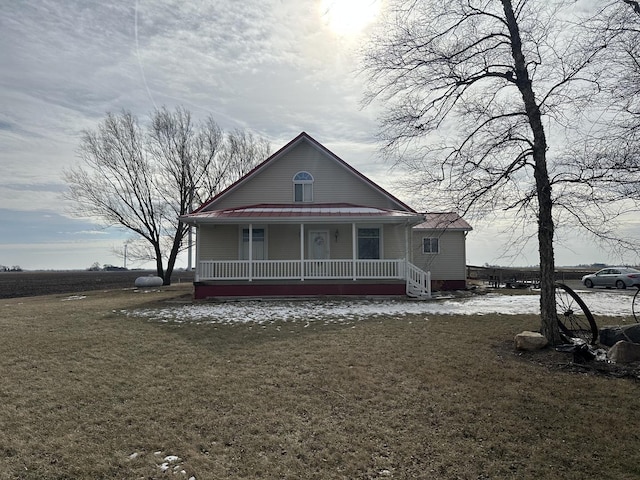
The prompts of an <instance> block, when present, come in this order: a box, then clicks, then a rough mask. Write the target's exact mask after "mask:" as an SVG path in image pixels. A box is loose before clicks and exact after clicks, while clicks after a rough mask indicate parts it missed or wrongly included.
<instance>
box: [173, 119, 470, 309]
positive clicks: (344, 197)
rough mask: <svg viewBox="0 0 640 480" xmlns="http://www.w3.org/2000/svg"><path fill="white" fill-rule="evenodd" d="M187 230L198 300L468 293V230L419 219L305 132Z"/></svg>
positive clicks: (452, 219)
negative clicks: (442, 290)
mask: <svg viewBox="0 0 640 480" xmlns="http://www.w3.org/2000/svg"><path fill="white" fill-rule="evenodd" d="M181 220H182V221H183V222H185V223H188V224H191V225H193V226H195V227H196V230H197V235H196V272H195V282H194V283H195V298H198V299H203V298H216V297H264V296H317V295H360V296H365V295H366V296H370V295H385V296H388V295H402V296H404V295H409V296H412V297H418V298H428V297H430V295H431V287H432V284H433V282H435V284H437V285H439V286H453V287H455V288H463V287H464V286H465V273H466V271H465V243H464V240H465V238H464V234H466V232H467V231H468V230H470V229H471V227H469V225H468V224H467V223H466V222H464V220H462V219H461V218H460V217H458V216H457V215H456V214H452V213H448V214H429V215H427V216H425V215H424V214H421V213H418V212H416V211H415V210H413V209H412V208H411V207H409V206H408V205H406V204H405V203H403V202H402V201H400V200H398V199H397V198H396V197H394V196H393V195H392V194H390V193H389V192H387V191H386V190H384V189H383V188H381V187H380V186H378V185H376V184H375V183H374V182H372V181H371V180H369V179H368V178H366V177H365V176H364V175H362V174H361V173H359V172H358V171H357V170H355V169H354V168H353V167H351V166H350V165H348V164H347V163H346V162H344V161H343V160H341V159H340V158H338V157H337V156H336V155H335V154H333V153H332V152H330V151H329V150H328V149H327V148H325V147H324V146H322V145H321V144H320V143H318V142H317V141H316V140H314V139H313V138H312V137H311V136H309V135H308V134H307V133H304V132H303V133H301V134H300V135H298V136H297V137H296V138H294V139H293V140H292V141H291V142H289V143H288V144H287V145H285V146H284V147H282V148H281V149H280V150H279V151H277V152H276V153H275V154H273V155H272V156H271V157H269V158H268V159H267V160H265V161H264V162H262V163H261V164H260V165H258V166H257V167H255V168H254V169H253V170H252V171H250V172H249V173H248V174H246V175H245V176H244V177H242V178H241V179H239V180H238V181H237V182H235V183H234V184H233V185H231V186H229V187H228V188H227V189H225V190H224V191H222V192H221V193H219V194H218V195H216V196H215V197H214V198H212V199H211V200H209V201H208V202H206V203H205V204H203V205H202V206H201V207H200V208H198V209H197V210H195V211H194V212H193V213H191V214H188V215H184V216H182V217H181ZM449 242H452V243H451V244H449ZM416 245H418V246H419V248H418V249H416ZM425 249H426V250H425ZM421 266H422V267H421ZM429 270H431V271H433V272H437V276H436V277H432V275H430V273H429Z"/></svg>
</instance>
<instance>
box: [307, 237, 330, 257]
mask: <svg viewBox="0 0 640 480" xmlns="http://www.w3.org/2000/svg"><path fill="white" fill-rule="evenodd" d="M309 258H311V259H312V260H328V259H329V231H328V230H311V231H310V232H309Z"/></svg>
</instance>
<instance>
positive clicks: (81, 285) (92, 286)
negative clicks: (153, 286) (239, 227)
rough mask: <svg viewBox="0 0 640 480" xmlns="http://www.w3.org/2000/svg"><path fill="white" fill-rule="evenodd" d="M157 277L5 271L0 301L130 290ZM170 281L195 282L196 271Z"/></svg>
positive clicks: (179, 274) (123, 273)
mask: <svg viewBox="0 0 640 480" xmlns="http://www.w3.org/2000/svg"><path fill="white" fill-rule="evenodd" d="M154 274H155V272H153V271H147V270H145V271H141V270H130V271H113V272H111V271H104V272H90V271H83V270H78V271H56V272H50V271H46V272H6V273H5V272H3V273H0V298H15V297H31V296H36V295H50V294H58V293H78V292H84V291H88V290H102V289H104V290H111V289H118V288H131V287H133V286H134V282H135V280H136V278H138V277H141V276H146V275H154ZM171 282H172V283H179V282H181V283H184V282H193V272H186V271H178V272H174V273H173V276H172V277H171Z"/></svg>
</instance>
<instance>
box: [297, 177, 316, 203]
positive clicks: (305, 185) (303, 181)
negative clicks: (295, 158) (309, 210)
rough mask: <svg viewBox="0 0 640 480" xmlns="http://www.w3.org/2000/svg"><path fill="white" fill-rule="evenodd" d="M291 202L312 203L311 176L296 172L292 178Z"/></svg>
mask: <svg viewBox="0 0 640 480" xmlns="http://www.w3.org/2000/svg"><path fill="white" fill-rule="evenodd" d="M293 201H294V202H313V175H311V174H310V173H309V172H298V173H296V174H295V175H294V177H293Z"/></svg>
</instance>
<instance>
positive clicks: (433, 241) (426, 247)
mask: <svg viewBox="0 0 640 480" xmlns="http://www.w3.org/2000/svg"><path fill="white" fill-rule="evenodd" d="M422 253H425V254H434V253H440V239H439V238H438V237H425V238H423V239H422Z"/></svg>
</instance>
